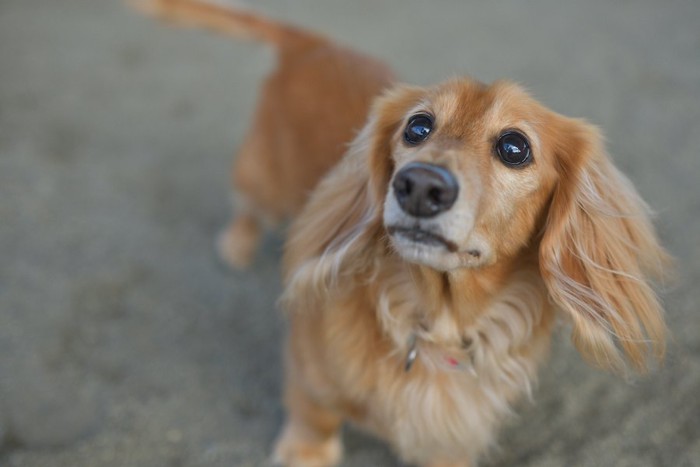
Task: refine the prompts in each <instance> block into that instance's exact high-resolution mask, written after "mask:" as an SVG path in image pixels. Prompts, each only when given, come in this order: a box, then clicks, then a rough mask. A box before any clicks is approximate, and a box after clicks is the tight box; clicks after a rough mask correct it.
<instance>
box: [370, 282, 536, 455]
mask: <svg viewBox="0 0 700 467" xmlns="http://www.w3.org/2000/svg"><path fill="white" fill-rule="evenodd" d="M411 293H412V292H411V291H410V290H407V289H403V290H402V286H401V285H400V284H397V285H396V286H395V287H394V288H393V289H387V290H385V291H384V293H383V295H380V298H379V300H378V306H377V315H378V316H379V319H380V322H381V324H382V326H384V333H385V335H386V336H388V337H389V338H390V339H391V340H392V341H393V348H394V351H393V352H392V353H391V354H390V355H388V356H387V358H385V359H382V360H381V361H380V362H376V365H377V375H378V381H377V386H376V388H375V391H376V392H374V394H373V396H372V397H371V398H370V401H369V402H370V403H369V405H370V407H368V409H369V410H368V416H369V418H370V419H371V420H368V421H369V422H370V424H371V425H373V426H376V427H380V431H382V432H383V434H384V435H385V436H386V437H387V438H389V439H390V440H391V442H392V444H393V445H394V447H395V449H396V450H397V451H398V452H399V453H400V454H401V455H402V457H404V458H405V460H407V461H411V462H418V463H420V462H424V461H426V460H428V459H429V458H430V456H431V455H433V454H437V453H441V452H442V453H444V452H449V453H453V454H454V455H455V456H456V457H466V458H470V457H472V454H473V453H476V452H480V451H482V450H483V449H484V448H485V447H487V446H488V445H490V444H491V443H492V441H493V439H492V436H493V434H494V432H495V429H496V427H497V425H498V424H499V423H500V422H501V421H502V420H503V418H504V417H505V416H506V415H507V414H509V413H510V412H511V409H510V404H511V403H512V402H513V401H514V400H515V399H517V398H518V396H519V395H521V394H522V393H527V392H529V391H530V386H531V381H532V380H533V379H534V378H535V373H536V367H537V364H538V362H539V360H541V357H542V356H543V355H544V354H545V350H546V347H547V342H548V334H547V333H541V332H537V331H538V328H540V327H541V326H542V321H543V309H544V308H543V307H544V306H545V304H544V302H543V296H542V294H541V293H540V291H539V288H538V287H537V284H536V283H529V282H522V283H519V284H517V285H516V286H514V287H512V288H511V290H507V291H506V292H504V294H503V297H502V299H500V300H496V301H494V303H493V304H492V305H491V306H490V307H489V309H488V310H487V312H486V313H484V314H483V315H482V316H481V317H480V318H479V319H478V320H476V321H475V322H474V323H472V325H470V326H467V327H464V328H461V327H460V326H459V325H458V324H457V322H456V320H455V319H454V318H451V316H452V315H451V314H450V313H441V314H438V315H437V316H438V317H437V318H436V319H434V320H432V321H430V322H428V323H421V310H420V309H419V306H417V304H418V303H420V301H418V300H411V299H410V298H409V297H411V295H410V294H411ZM412 351H413V354H414V355H415V362H413V366H412V367H410V368H409V369H408V370H406V369H405V367H406V363H407V360H406V359H407V358H408V357H409V355H411V353H412Z"/></svg>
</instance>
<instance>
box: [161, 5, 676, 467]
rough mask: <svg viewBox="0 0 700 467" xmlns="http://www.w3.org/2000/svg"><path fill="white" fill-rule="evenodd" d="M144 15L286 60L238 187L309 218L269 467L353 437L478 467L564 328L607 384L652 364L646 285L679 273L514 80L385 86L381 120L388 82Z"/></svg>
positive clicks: (611, 173)
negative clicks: (283, 414) (346, 432)
mask: <svg viewBox="0 0 700 467" xmlns="http://www.w3.org/2000/svg"><path fill="white" fill-rule="evenodd" d="M148 6H150V8H152V9H153V10H154V11H156V12H158V13H160V14H161V15H163V16H166V17H169V18H172V19H176V20H180V21H185V22H190V23H195V24H200V25H205V26H210V27H214V28H217V29H220V30H224V31H226V32H232V31H238V32H241V30H243V31H244V32H247V33H249V34H251V35H254V36H259V37H263V38H266V39H269V38H270V37H272V38H273V40H272V42H274V43H275V44H278V46H279V50H280V57H281V58H280V67H279V69H278V71H276V72H275V74H273V75H272V77H271V78H269V79H268V82H267V83H266V85H265V87H264V89H263V95H262V102H261V105H260V107H259V109H258V113H257V115H256V119H255V124H254V129H253V131H252V133H251V134H250V135H249V138H248V140H247V141H246V144H245V145H244V150H243V152H242V153H241V155H240V158H239V162H238V169H237V177H236V180H237V181H238V189H239V190H243V191H244V192H245V193H247V194H248V195H249V199H251V200H252V203H251V204H250V205H249V206H253V207H254V208H255V209H256V210H257V209H260V210H262V211H260V212H262V213H263V214H265V215H271V216H272V217H276V216H277V217H279V216H281V215H290V214H295V213H296V211H297V210H298V209H299V207H300V206H302V205H303V209H302V210H301V212H300V213H299V214H298V215H297V216H296V219H295V220H294V223H293V225H292V228H291V232H290V234H289V240H288V243H287V246H286V251H285V255H284V278H285V284H286V289H285V292H284V296H283V304H284V307H285V308H286V310H287V312H288V317H289V328H290V333H289V339H288V342H287V347H286V353H285V362H286V379H285V404H286V408H287V411H288V420H287V423H286V426H285V427H284V429H283V431H282V434H281V436H280V438H279V440H278V442H277V446H276V448H275V457H276V459H277V461H279V462H280V463H282V464H284V465H288V466H330V465H335V464H336V463H338V462H339V460H340V457H341V443H340V438H339V428H340V426H341V423H342V422H343V421H344V420H349V421H352V422H354V423H355V424H357V425H359V426H361V427H363V428H365V429H367V430H369V431H371V432H373V433H375V434H376V435H378V436H379V437H381V438H383V439H385V440H387V441H388V442H389V443H390V444H391V446H392V448H393V449H394V450H395V452H396V453H397V454H398V455H399V456H400V457H401V458H402V459H403V460H404V461H407V462H412V463H418V464H420V465H426V466H468V465H469V466H473V465H475V463H476V462H477V461H478V459H479V458H480V456H481V455H482V454H483V453H485V452H486V451H487V450H488V448H489V447H490V446H492V445H493V444H494V441H495V436H496V432H497V430H498V427H499V426H500V425H501V424H502V422H503V421H504V420H505V419H506V418H507V415H508V414H509V413H511V410H512V409H511V407H512V405H513V403H514V402H516V401H517V400H518V399H519V398H521V397H522V396H523V395H524V394H528V393H529V392H530V391H531V387H532V384H533V382H534V380H535V378H536V373H537V367H538V366H539V365H540V363H541V362H542V361H543V360H544V359H545V357H546V355H547V351H548V347H549V342H550V336H551V333H552V325H553V323H554V321H555V319H556V317H557V315H562V316H565V317H567V318H568V319H569V320H570V322H571V325H572V339H573V342H574V344H575V345H576V347H577V348H578V349H579V350H580V351H581V353H582V354H583V355H584V357H586V358H587V359H589V360H590V361H591V362H593V363H594V364H596V365H598V366H601V367H604V368H612V369H616V370H619V369H622V368H624V367H625V365H626V364H627V363H629V364H631V365H632V366H633V367H634V368H636V369H638V370H644V369H645V368H646V365H647V361H648V360H649V357H653V358H661V357H662V355H663V352H664V339H665V332H666V329H665V325H664V322H663V318H662V310H661V308H660V305H659V302H658V301H657V298H656V296H655V294H654V292H653V290H652V288H651V286H650V280H651V279H653V278H654V277H657V276H658V275H659V274H661V273H662V272H663V269H664V267H665V265H666V263H667V257H666V254H665V253H664V251H663V249H662V248H661V247H660V246H659V243H658V240H657V238H656V235H655V233H654V230H653V228H652V225H651V223H650V221H649V216H648V211H647V207H646V206H645V204H644V202H643V201H642V200H641V199H640V197H639V196H638V195H637V193H636V192H635V190H634V188H633V187H632V185H631V184H630V182H629V181H628V180H627V179H626V178H625V177H624V176H623V175H622V174H621V173H620V172H619V171H618V170H617V169H616V168H615V167H614V166H613V164H612V163H611V161H610V159H609V157H608V155H607V153H606V150H605V147H604V145H603V142H602V139H601V136H600V134H599V132H598V130H597V129H596V128H595V127H593V126H591V125H590V124H588V123H586V122H584V121H581V120H576V119H571V118H567V117H564V116H562V115H559V114H557V113H555V112H553V111H551V110H549V109H547V108H545V107H544V106H542V105H541V104H539V103H538V102H537V101H535V100H534V99H533V98H531V97H530V96H529V95H528V94H527V93H526V92H524V91H523V90H522V89H521V88H520V87H519V86H517V85H516V84H513V83H510V82H506V81H499V82H495V83H493V84H490V85H487V84H483V83H480V82H477V81H474V80H472V79H468V78H463V79H455V80H451V81H447V82H445V83H442V84H438V85H436V86H432V87H428V88H419V87H411V86H404V85H394V86H393V87H392V88H391V89H390V90H388V91H385V92H383V93H381V95H380V96H378V97H376V99H374V101H373V103H372V104H371V107H370V104H369V103H370V96H374V95H375V94H377V93H379V92H380V90H381V89H382V88H384V87H386V86H387V83H388V82H389V80H390V78H391V73H390V72H389V71H388V69H387V68H386V67H384V66H383V65H381V64H379V63H377V62H375V61H373V60H371V59H368V58H366V57H363V56H360V55H358V54H356V53H353V52H350V51H348V50H346V49H342V48H340V47H337V46H334V45H332V44H331V43H329V42H328V41H327V40H325V39H321V38H319V37H318V36H315V35H312V34H310V33H306V32H304V31H301V30H298V29H294V28H290V27H288V26H283V25H279V24H277V23H273V22H270V21H268V20H263V19H261V18H258V17H256V16H251V15H249V14H246V13H239V12H234V11H231V10H225V9H221V8H217V7H211V6H207V5H204V4H201V3H199V2H193V1H189V0H170V1H166V0H161V1H155V2H148ZM360 120H364V121H365V123H364V128H363V129H362V130H361V131H359V133H358V134H357V136H356V137H355V138H354V140H353V141H352V143H351V144H350V146H349V149H348V150H347V151H346V152H345V154H344V156H342V159H341V160H340V162H338V163H337V164H335V165H334V163H335V162H336V159H338V158H339V157H341V149H340V148H341V146H342V144H343V143H345V142H349V140H350V139H351V134H352V131H353V129H354V128H355V126H356V124H358V122H359V121H360ZM256 157H257V158H259V160H257V161H255V160H254V159H255V158H256ZM332 165H334V166H333V167H332V168H330V167H331V166H332ZM326 168H330V171H329V172H328V173H327V174H326V175H325V177H324V178H323V179H322V181H321V182H320V183H319V184H318V186H316V188H315V189H314V190H313V192H312V194H311V195H310V197H309V199H308V201H306V202H305V204H304V201H305V193H306V190H308V189H310V188H311V187H313V186H314V185H315V184H316V180H317V179H318V178H319V177H320V176H321V174H323V173H324V171H325V170H326ZM250 190H252V191H250ZM256 190H257V191H256ZM253 193H258V194H256V195H253ZM260 193H266V195H260ZM260 212H258V211H250V212H247V213H245V214H244V215H243V217H242V218H239V220H238V221H235V223H234V225H233V228H232V229H231V230H230V231H229V233H230V238H229V239H228V240H227V241H230V242H231V243H230V244H229V245H228V248H231V249H234V248H239V246H235V247H234V242H239V241H240V242H242V244H243V245H244V246H243V247H241V248H245V249H248V253H249V248H250V245H251V243H250V242H249V241H248V240H245V238H247V237H246V235H248V234H246V235H241V233H240V232H241V231H242V230H245V229H247V228H248V227H245V228H244V227H241V225H243V224H245V225H248V224H249V223H254V221H253V220H252V219H253V218H256V219H257V218H259V217H260V216H261V214H260ZM254 230H255V229H254ZM248 237H250V235H248Z"/></svg>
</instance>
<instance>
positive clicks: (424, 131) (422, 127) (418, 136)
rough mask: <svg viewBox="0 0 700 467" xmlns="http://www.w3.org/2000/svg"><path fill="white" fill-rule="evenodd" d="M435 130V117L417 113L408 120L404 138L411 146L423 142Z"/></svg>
mask: <svg viewBox="0 0 700 467" xmlns="http://www.w3.org/2000/svg"><path fill="white" fill-rule="evenodd" d="M432 130H433V117H431V116H430V115H428V114H416V115H414V116H412V117H411V118H410V119H409V120H408V125H406V130H404V132H403V139H404V141H406V143H408V144H410V145H411V146H415V145H417V144H420V143H422V142H423V141H425V140H426V139H428V136H429V135H430V132H431V131H432Z"/></svg>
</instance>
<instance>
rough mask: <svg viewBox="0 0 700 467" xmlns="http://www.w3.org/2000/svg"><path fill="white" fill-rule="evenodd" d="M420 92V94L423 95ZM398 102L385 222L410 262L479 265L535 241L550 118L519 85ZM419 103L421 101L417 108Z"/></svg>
mask: <svg viewBox="0 0 700 467" xmlns="http://www.w3.org/2000/svg"><path fill="white" fill-rule="evenodd" d="M416 92H418V91H416ZM416 92H409V93H406V95H405V102H403V103H401V104H403V106H402V105H401V104H400V103H398V102H396V100H397V99H398V100H401V99H400V98H398V96H394V97H393V99H394V100H395V102H396V103H397V104H399V105H395V106H394V107H393V108H392V109H391V110H392V111H399V112H401V113H402V114H401V115H400V118H398V119H397V118H396V117H397V115H395V116H393V118H394V119H395V120H400V121H401V123H400V124H399V125H397V128H395V129H394V133H393V134H392V135H391V137H390V140H391V144H390V148H391V149H390V154H391V156H390V158H391V161H390V165H391V177H390V180H389V182H388V186H387V190H386V194H385V197H384V214H383V221H384V226H385V228H386V231H387V232H388V234H389V235H390V238H391V242H392V244H393V247H394V248H395V250H396V251H397V252H398V253H399V255H401V256H402V257H403V258H404V259H406V260H407V261H411V262H417V263H421V264H424V265H427V266H430V267H432V268H435V269H438V270H452V269H456V268H462V267H480V266H485V265H489V264H493V263H494V262H496V261H497V260H498V259H499V258H500V257H502V256H504V255H512V254H513V253H515V252H517V251H518V250H519V249H520V248H521V247H522V246H523V245H526V244H528V243H529V242H530V241H531V239H532V237H533V235H534V234H535V230H536V228H537V225H538V221H539V220H540V219H541V215H542V213H543V211H544V209H545V206H546V205H547V203H548V201H549V200H550V198H551V195H552V190H553V187H554V184H555V181H556V173H557V171H556V170H555V167H554V164H555V162H556V161H555V159H556V155H555V154H554V149H553V147H552V146H553V145H552V144H551V141H550V140H551V139H552V135H551V132H550V131H547V128H548V127H547V124H548V123H551V120H552V118H553V113H552V112H549V111H547V110H546V109H544V108H543V107H542V106H541V105H539V104H537V103H536V102H535V101H534V100H533V99H531V98H530V97H529V96H527V95H526V94H525V93H524V92H523V91H521V90H520V89H519V88H518V87H517V86H515V85H513V84H507V83H495V84H494V85H491V86H485V85H482V84H480V83H476V82H472V81H467V80H459V81H451V82H448V83H445V84H442V85H440V86H438V87H436V88H431V89H426V90H424V91H423V92H422V95H417V94H416ZM416 101H417V102H416Z"/></svg>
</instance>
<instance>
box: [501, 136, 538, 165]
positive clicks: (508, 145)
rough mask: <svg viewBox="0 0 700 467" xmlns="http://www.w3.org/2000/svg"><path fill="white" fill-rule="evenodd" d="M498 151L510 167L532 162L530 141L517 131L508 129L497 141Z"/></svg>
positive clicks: (502, 159)
mask: <svg viewBox="0 0 700 467" xmlns="http://www.w3.org/2000/svg"><path fill="white" fill-rule="evenodd" d="M496 153H498V157H500V158H501V161H502V162H503V163H504V164H505V165H507V166H509V167H522V166H525V165H527V164H529V163H530V161H531V160H532V155H531V153H530V142H529V141H528V140H527V138H526V137H525V135H523V134H521V133H519V132H517V131H506V132H505V133H503V134H502V135H501V136H500V137H499V138H498V141H497V142H496Z"/></svg>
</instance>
